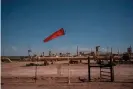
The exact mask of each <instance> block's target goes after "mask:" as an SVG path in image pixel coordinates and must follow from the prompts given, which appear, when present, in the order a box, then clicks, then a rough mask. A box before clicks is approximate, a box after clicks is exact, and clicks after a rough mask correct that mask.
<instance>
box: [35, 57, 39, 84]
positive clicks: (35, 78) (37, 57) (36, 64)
mask: <svg viewBox="0 0 133 89" xmlns="http://www.w3.org/2000/svg"><path fill="white" fill-rule="evenodd" d="M37 66H38V57H37V61H36V67H35V83H36V80H37Z"/></svg>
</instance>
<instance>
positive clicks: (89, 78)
mask: <svg viewBox="0 0 133 89" xmlns="http://www.w3.org/2000/svg"><path fill="white" fill-rule="evenodd" d="M90 80H91V75H90V57H88V82H90Z"/></svg>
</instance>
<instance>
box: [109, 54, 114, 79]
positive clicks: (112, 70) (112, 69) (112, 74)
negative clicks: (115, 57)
mask: <svg viewBox="0 0 133 89" xmlns="http://www.w3.org/2000/svg"><path fill="white" fill-rule="evenodd" d="M110 64H111V65H110V70H111V82H113V81H114V67H113V65H112V64H113V62H112V56H110Z"/></svg>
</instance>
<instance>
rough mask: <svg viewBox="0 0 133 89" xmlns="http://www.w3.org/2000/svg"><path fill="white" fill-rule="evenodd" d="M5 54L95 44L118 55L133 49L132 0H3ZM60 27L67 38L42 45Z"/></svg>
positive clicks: (69, 49)
mask: <svg viewBox="0 0 133 89" xmlns="http://www.w3.org/2000/svg"><path fill="white" fill-rule="evenodd" d="M1 15H2V17H1V22H2V24H1V30H2V32H1V33H2V52H3V49H4V55H8V56H10V55H27V50H28V46H30V48H31V49H32V50H33V52H37V53H38V52H43V51H44V52H45V54H48V50H52V51H54V52H61V51H63V52H66V51H70V52H72V53H76V46H77V45H78V46H79V50H85V49H86V50H89V49H90V48H94V47H95V46H96V45H100V46H101V47H102V48H105V47H107V46H109V47H113V49H114V50H113V51H114V52H116V50H117V48H119V49H120V51H122V52H123V51H126V48H127V47H128V46H129V45H132V46H133V1H132V0H2V12H1ZM59 28H64V29H65V30H66V35H65V36H62V37H59V38H57V39H54V40H52V41H49V42H48V43H43V39H44V38H46V37H47V36H49V35H50V34H51V33H53V32H55V31H56V30H58V29H59Z"/></svg>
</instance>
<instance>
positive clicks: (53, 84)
mask: <svg viewBox="0 0 133 89" xmlns="http://www.w3.org/2000/svg"><path fill="white" fill-rule="evenodd" d="M26 63H27V62H12V63H2V64H1V68H2V69H1V71H2V72H1V75H2V76H1V77H2V89H68V88H69V89H73V88H76V89H86V88H87V89H107V88H108V89H112V88H113V89H133V64H119V65H117V66H115V67H114V73H115V74H114V75H115V81H114V82H98V81H99V76H100V74H99V68H92V69H91V75H92V79H93V81H96V82H85V83H83V82H81V81H79V79H78V77H79V76H80V77H84V78H86V79H87V75H88V72H87V71H88V70H87V65H86V64H73V65H70V66H69V68H70V71H71V72H70V75H71V78H70V80H71V84H68V83H67V82H68V65H67V63H66V62H62V64H61V75H59V74H58V73H57V67H58V66H59V64H60V63H61V62H57V63H56V64H53V65H49V66H38V67H37V81H36V83H35V79H34V78H35V66H33V67H25V66H24V65H25V64H26ZM39 63H41V62H39Z"/></svg>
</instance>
